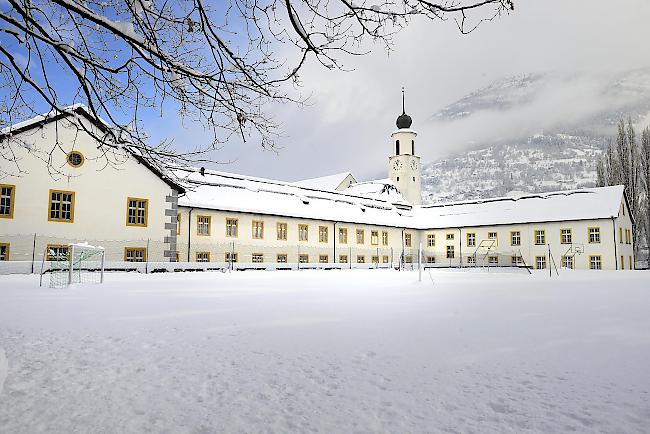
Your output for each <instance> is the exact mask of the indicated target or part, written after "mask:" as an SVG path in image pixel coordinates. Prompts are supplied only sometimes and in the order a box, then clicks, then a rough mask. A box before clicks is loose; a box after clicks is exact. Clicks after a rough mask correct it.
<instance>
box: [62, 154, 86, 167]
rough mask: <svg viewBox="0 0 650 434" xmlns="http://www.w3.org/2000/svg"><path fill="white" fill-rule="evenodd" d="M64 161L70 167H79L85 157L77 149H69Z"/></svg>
mask: <svg viewBox="0 0 650 434" xmlns="http://www.w3.org/2000/svg"><path fill="white" fill-rule="evenodd" d="M66 161H67V162H68V164H69V165H70V166H72V167H75V168H76V167H81V166H82V165H83V164H84V161H85V158H84V156H83V154H82V153H81V152H79V151H70V152H68V155H67V156H66Z"/></svg>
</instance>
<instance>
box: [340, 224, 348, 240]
mask: <svg viewBox="0 0 650 434" xmlns="http://www.w3.org/2000/svg"><path fill="white" fill-rule="evenodd" d="M339 243H341V244H347V243H348V229H347V228H339Z"/></svg>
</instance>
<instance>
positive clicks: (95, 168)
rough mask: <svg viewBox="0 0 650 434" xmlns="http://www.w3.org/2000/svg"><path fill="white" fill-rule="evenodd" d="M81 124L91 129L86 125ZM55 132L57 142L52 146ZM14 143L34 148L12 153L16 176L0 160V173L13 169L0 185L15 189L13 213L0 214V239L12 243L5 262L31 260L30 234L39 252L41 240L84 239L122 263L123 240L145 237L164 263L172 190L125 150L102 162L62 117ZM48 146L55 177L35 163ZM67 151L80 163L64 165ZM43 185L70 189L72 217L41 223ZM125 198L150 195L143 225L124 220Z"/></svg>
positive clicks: (45, 197) (92, 144) (137, 243)
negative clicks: (112, 160)
mask: <svg viewBox="0 0 650 434" xmlns="http://www.w3.org/2000/svg"><path fill="white" fill-rule="evenodd" d="M84 122H85V121H84ZM86 127H87V128H93V126H92V125H91V124H90V123H89V122H86ZM57 135H58V142H59V143H60V147H58V146H57V145H56V140H57ZM13 140H14V141H15V140H24V141H26V142H29V143H31V144H33V148H32V149H31V150H30V151H28V150H26V149H24V148H22V149H20V150H19V152H18V159H19V164H20V168H21V170H22V173H21V174H20V175H19V176H16V174H15V173H13V172H14V168H13V167H10V165H9V163H8V162H7V161H6V160H0V169H1V170H2V172H9V173H13V174H11V175H8V176H5V177H4V178H3V179H1V180H0V183H2V184H13V185H15V186H16V193H15V204H14V216H13V218H12V219H0V242H7V241H5V240H8V242H10V243H11V251H10V260H31V258H32V251H33V250H34V247H33V239H34V235H36V248H35V250H36V254H37V256H38V257H40V256H39V255H41V254H42V252H43V251H44V249H45V246H46V245H47V244H48V243H51V244H56V243H61V244H63V243H69V242H84V241H88V242H89V243H90V244H94V245H97V244H101V245H103V246H104V247H106V248H107V259H109V260H121V259H122V258H123V254H124V246H125V245H128V246H133V247H145V246H146V244H147V240H150V252H149V257H150V258H151V259H154V260H163V253H162V252H163V250H164V248H165V246H164V237H165V235H167V234H168V233H169V231H165V222H166V221H167V222H168V221H170V218H169V217H166V216H165V209H166V208H168V207H169V204H168V203H166V201H165V198H166V196H167V195H170V194H172V188H171V187H170V186H168V185H167V184H166V183H165V182H163V181H162V180H161V179H160V178H159V177H158V176H157V175H156V174H154V173H153V172H151V171H150V170H149V169H147V168H146V167H145V166H143V165H142V164H140V163H138V161H137V160H135V159H134V158H133V157H128V154H126V153H125V152H124V151H118V152H117V154H116V157H115V158H116V159H117V160H123V163H122V164H118V165H117V166H116V167H112V166H106V159H105V158H103V157H102V150H101V149H98V148H97V143H96V141H95V140H94V139H93V138H92V137H91V136H90V135H88V134H87V133H85V132H83V131H78V129H77V128H76V127H74V126H72V125H70V123H69V122H67V121H61V122H58V125H57V124H55V123H49V124H46V125H45V126H43V127H37V128H35V129H32V130H28V131H26V132H24V133H20V134H19V135H17V136H16V137H14V139H13ZM14 148H16V147H14ZM53 148H54V150H53V151H52V155H51V157H52V161H51V166H52V167H53V168H54V169H56V171H59V172H60V174H59V173H51V172H52V171H48V168H47V165H46V164H45V162H44V161H43V160H42V158H47V157H48V155H47V154H48V152H49V151H50V150H52V149H53ZM72 149H75V150H77V151H80V152H81V153H82V154H83V155H84V157H85V162H84V164H83V165H82V166H81V167H79V168H74V167H72V166H70V165H68V164H67V163H66V155H67V153H68V152H69V151H70V150H72ZM50 189H57V190H66V191H73V192H74V193H75V205H74V222H72V223H68V222H56V221H48V215H49V209H48V203H49V190H50ZM127 197H138V198H145V199H148V200H149V205H148V224H147V227H132V226H127V225H126V206H127Z"/></svg>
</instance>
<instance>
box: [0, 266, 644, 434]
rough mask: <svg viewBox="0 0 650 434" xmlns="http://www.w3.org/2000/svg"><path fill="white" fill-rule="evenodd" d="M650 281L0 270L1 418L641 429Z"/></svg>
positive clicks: (74, 428)
mask: <svg viewBox="0 0 650 434" xmlns="http://www.w3.org/2000/svg"><path fill="white" fill-rule="evenodd" d="M649 276H650V275H648V274H647V273H643V272H621V271H618V272H606V271H603V272H588V271H583V272H580V271H575V272H565V273H563V274H561V275H560V277H559V278H556V277H554V278H549V277H548V275H547V274H545V273H535V274H533V275H532V276H529V275H528V274H518V273H517V274H515V273H495V272H491V273H486V272H457V271H443V270H437V271H432V273H431V275H429V274H428V273H426V274H425V275H424V276H423V277H424V280H423V282H421V283H418V282H417V273H414V272H397V271H393V270H364V271H361V270H344V271H304V272H239V273H229V274H228V273H227V274H222V273H178V274H158V275H141V274H136V273H127V274H111V273H109V274H107V276H106V277H107V278H106V280H107V283H105V284H104V285H88V286H73V287H70V288H68V289H63V290H49V289H47V290H46V289H39V288H38V287H37V281H38V277H37V276H28V277H25V276H20V277H15V276H2V277H0V377H1V374H2V372H3V362H2V361H3V356H2V354H3V353H4V354H5V355H6V361H7V365H6V366H7V367H8V370H7V369H4V370H5V371H7V377H6V379H5V381H4V388H2V389H0V427H2V428H1V429H0V431H2V432H14V433H21V432H25V433H27V432H29V433H32V432H125V433H130V432H144V431H148V432H179V433H190V432H193V433H194V432H282V433H289V432H296V433H305V432H403V433H407V432H467V433H469V432H480V433H503V432H517V433H530V432H569V431H573V432H590V433H591V432H612V433H613V432H617V433H618V432H646V431H647V427H648V426H649V424H650V403H649V398H650V394H649V393H650V375H648V368H647V361H648V358H649V357H650V316H648V314H647V312H648V311H649V310H650V292H648V287H649V285H648V283H649ZM0 384H2V382H1V381H0Z"/></svg>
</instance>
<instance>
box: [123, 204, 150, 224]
mask: <svg viewBox="0 0 650 434" xmlns="http://www.w3.org/2000/svg"><path fill="white" fill-rule="evenodd" d="M148 208H149V200H148V199H139V198H137V197H129V198H127V200H126V225H127V226H147V210H148Z"/></svg>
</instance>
